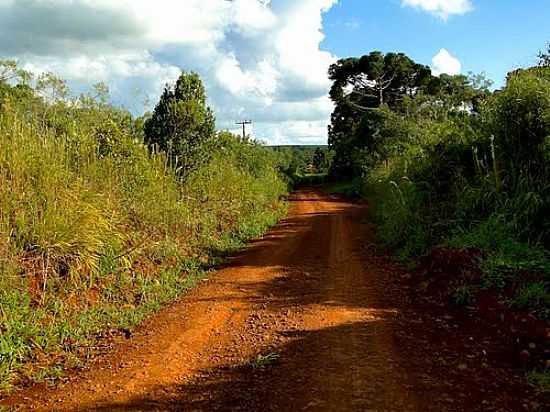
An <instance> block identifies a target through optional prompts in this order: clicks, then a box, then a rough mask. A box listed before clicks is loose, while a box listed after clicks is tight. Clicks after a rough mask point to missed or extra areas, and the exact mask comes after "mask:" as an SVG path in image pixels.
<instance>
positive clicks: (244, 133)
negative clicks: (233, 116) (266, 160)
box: [235, 120, 252, 140]
mask: <svg viewBox="0 0 550 412" xmlns="http://www.w3.org/2000/svg"><path fill="white" fill-rule="evenodd" d="M235 124H238V125H240V126H242V127H243V140H246V125H247V124H252V120H243V121H242V122H237V123H235Z"/></svg>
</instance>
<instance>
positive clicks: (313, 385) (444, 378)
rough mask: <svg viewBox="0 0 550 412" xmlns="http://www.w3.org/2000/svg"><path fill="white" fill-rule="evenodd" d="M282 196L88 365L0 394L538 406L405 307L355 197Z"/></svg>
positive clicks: (332, 406) (444, 329) (160, 404)
mask: <svg viewBox="0 0 550 412" xmlns="http://www.w3.org/2000/svg"><path fill="white" fill-rule="evenodd" d="M290 201H291V202H290V203H291V207H290V212H289V216H288V218H286V219H284V220H283V221H282V222H281V223H280V224H279V225H277V226H276V227H275V228H274V229H273V230H272V231H271V232H269V234H267V235H266V236H265V237H263V238H262V239H260V240H257V241H255V242H252V244H251V245H250V246H249V247H247V248H246V249H245V250H243V251H242V252H241V253H240V254H238V255H237V256H235V257H233V258H231V259H230V262H229V263H228V265H227V266H226V267H225V268H223V269H221V270H219V271H218V272H216V273H214V274H213V275H212V276H211V278H210V280H209V281H207V282H204V283H203V284H201V285H200V286H199V287H197V288H196V289H194V290H193V291H191V292H190V293H189V294H187V295H186V296H185V297H183V298H182V299H181V300H179V301H178V302H176V303H175V304H173V305H172V306H171V307H169V308H166V309H165V310H163V311H162V312H160V313H159V314H158V315H156V316H154V317H153V318H151V319H150V320H148V321H147V322H146V323H145V324H144V325H143V327H141V328H140V330H139V331H138V332H137V333H136V334H135V335H134V337H132V339H130V340H128V341H126V342H120V343H119V344H118V345H117V346H116V348H115V349H114V350H113V351H112V353H110V354H108V355H106V356H105V357H103V358H101V359H99V360H97V361H96V362H95V363H94V364H93V365H92V367H91V368H90V369H89V370H88V371H85V372H83V373H80V374H79V375H78V376H75V377H74V378H73V379H71V380H70V381H69V382H68V383H65V384H60V385H59V386H58V387H57V388H54V389H47V388H44V387H38V388H31V389H29V390H26V391H23V392H20V393H17V394H15V395H14V396H13V397H12V398H10V399H7V400H5V401H4V404H6V405H11V406H14V405H15V406H17V409H18V410H44V411H172V410H174V411H176V410H177V411H371V412H374V411H377V412H382V411H419V412H424V411H525V410H535V409H534V408H537V407H539V406H540V407H543V406H541V405H538V404H536V403H534V401H532V399H533V398H532V397H531V393H530V392H529V393H528V387H527V386H526V385H525V384H524V383H523V380H522V379H521V374H522V371H519V370H515V369H513V368H512V367H507V366H506V367H502V366H501V365H500V364H497V363H496V361H494V362H493V361H492V358H491V353H487V352H486V351H485V349H482V346H481V345H483V342H478V340H479V339H478V338H477V337H476V339H475V341H473V338H469V337H468V335H467V334H465V333H467V332H461V329H460V327H458V325H454V324H453V322H454V321H453V320H452V317H450V316H448V317H444V318H441V317H437V316H436V315H433V314H429V313H424V312H422V310H420V309H418V308H416V307H415V302H411V301H410V299H409V298H408V295H407V290H406V289H405V288H403V282H402V277H403V272H401V271H400V270H398V269H397V268H395V267H394V266H393V265H392V264H390V263H389V261H388V259H387V258H385V257H384V256H379V252H380V251H379V250H377V248H376V245H375V243H373V236H372V234H371V233H370V232H371V228H370V226H369V224H367V223H366V220H365V214H366V212H367V206H366V205H365V204H356V203H353V202H348V201H345V200H342V199H339V198H336V197H332V196H329V195H325V194H322V193H321V192H319V191H316V190H302V191H298V192H296V193H295V194H294V195H293V196H292V197H291V199H290ZM487 339H491V338H490V337H488V338H487ZM483 347H487V342H485V346H483ZM489 347H491V348H493V347H495V345H492V346H491V345H489ZM496 347H498V345H497V346H496ZM495 350H496V349H495ZM496 358H497V356H496V355H495V359H496ZM531 408H533V409H531Z"/></svg>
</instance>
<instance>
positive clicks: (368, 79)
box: [329, 51, 432, 177]
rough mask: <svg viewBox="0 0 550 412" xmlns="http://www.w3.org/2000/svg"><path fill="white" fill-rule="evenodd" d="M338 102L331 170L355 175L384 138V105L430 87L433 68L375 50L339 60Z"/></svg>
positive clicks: (334, 72)
mask: <svg viewBox="0 0 550 412" xmlns="http://www.w3.org/2000/svg"><path fill="white" fill-rule="evenodd" d="M329 77H330V79H331V80H332V81H333V85H332V88H331V90H330V98H331V99H332V101H333V102H334V104H335V109H334V112H333V113H332V116H331V125H330V126H329V145H330V146H331V148H332V149H333V150H334V152H335V157H334V159H333V163H332V166H331V168H332V170H331V172H332V174H335V175H339V176H342V177H352V176H354V175H357V174H358V173H361V170H362V169H363V167H364V166H365V165H364V162H363V159H364V156H365V153H372V152H374V151H375V146H378V145H379V143H380V139H379V137H380V133H379V130H378V129H379V125H380V123H381V121H382V119H383V116H382V115H381V113H379V110H380V108H381V107H384V106H389V107H391V108H394V107H397V106H399V105H400V104H401V103H402V101H403V99H404V98H405V97H407V96H408V97H411V96H414V95H416V94H417V93H419V92H420V91H421V90H424V89H426V88H427V86H428V84H429V82H430V80H431V79H432V75H431V71H430V68H429V67H427V66H424V65H421V64H418V63H415V62H414V61H413V60H411V59H410V58H409V57H407V56H406V55H405V54H403V53H388V54H385V55H384V54H383V53H381V52H379V51H374V52H371V53H370V54H368V55H365V56H362V57H360V58H347V59H342V60H339V61H338V62H337V63H335V64H333V65H332V66H331V67H330V69H329Z"/></svg>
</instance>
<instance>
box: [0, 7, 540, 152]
mask: <svg viewBox="0 0 550 412" xmlns="http://www.w3.org/2000/svg"><path fill="white" fill-rule="evenodd" d="M549 22H550V0H527V1H520V0H230V1H228V0H154V1H153V0H116V1H113V0H71V1H67V0H0V59H1V58H9V59H16V60H17V61H19V64H20V65H21V66H22V67H23V68H25V69H28V70H30V71H32V72H34V73H41V72H53V73H55V74H57V75H58V76H60V77H61V78H63V79H66V80H67V81H68V83H69V85H70V86H71V88H72V89H73V90H76V91H82V90H86V89H88V88H90V86H91V85H92V84H94V83H96V82H100V81H101V82H104V83H106V84H107V85H108V86H109V88H110V91H111V96H112V101H113V102H114V103H115V104H117V105H121V106H124V107H126V108H128V109H129V110H130V111H132V112H133V113H134V114H136V115H140V114H142V113H143V112H144V111H146V110H151V109H152V108H153V107H154V104H155V103H156V102H157V101H158V97H159V95H160V93H161V92H162V89H163V87H164V85H165V84H166V83H171V82H174V81H175V80H176V79H177V77H178V76H179V75H180V73H181V71H182V70H185V71H191V70H192V71H196V72H197V73H198V74H199V75H200V76H201V78H202V79H203V82H204V84H205V86H206V90H207V93H208V96H209V104H210V105H211V106H212V108H213V109H214V112H215V113H216V119H217V122H216V123H217V127H218V128H219V129H228V130H231V131H235V132H239V128H238V126H236V125H235V122H237V121H242V120H247V119H250V120H252V121H253V122H254V124H253V126H252V127H250V128H249V129H248V133H250V134H252V135H254V136H255V137H256V138H259V139H261V140H263V141H265V142H268V143H271V144H319V143H326V139H327V126H328V124H329V122H330V114H331V112H332V109H333V106H332V103H331V101H330V99H329V98H328V91H329V89H330V86H331V85H330V81H329V79H328V76H327V70H328V67H329V66H330V64H332V63H334V62H335V61H336V60H337V59H338V58H342V57H348V56H361V55H363V54H367V53H369V52H370V51H372V50H381V51H383V52H390V51H400V52H404V53H406V54H408V55H409V56H410V57H412V58H413V59H414V60H416V61H418V62H420V63H424V64H427V65H430V66H431V67H432V68H433V69H434V71H435V72H436V73H449V74H455V73H467V72H469V71H472V72H475V73H479V72H483V71H485V72H486V73H487V76H488V77H489V78H490V79H492V80H494V81H495V82H496V86H497V87H498V86H501V85H502V83H503V80H504V78H505V75H506V73H507V72H508V71H510V70H512V69H515V68H517V67H524V66H529V65H530V64H532V63H534V62H535V60H536V54H537V51H538V50H540V49H541V48H544V46H545V43H546V42H547V41H550V23H549Z"/></svg>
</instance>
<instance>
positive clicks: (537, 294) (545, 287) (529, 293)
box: [510, 282, 550, 319]
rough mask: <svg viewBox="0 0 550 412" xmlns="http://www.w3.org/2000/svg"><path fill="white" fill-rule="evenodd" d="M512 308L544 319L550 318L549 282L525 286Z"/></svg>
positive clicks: (516, 297) (515, 297) (517, 294)
mask: <svg viewBox="0 0 550 412" xmlns="http://www.w3.org/2000/svg"><path fill="white" fill-rule="evenodd" d="M510 304H511V306H513V307H516V308H519V309H526V310H530V311H532V312H534V313H535V314H537V315H539V316H540V317H541V318H543V319H548V318H549V317H550V287H549V284H548V282H535V283H531V284H528V285H525V286H523V287H522V288H521V289H520V290H519V291H518V292H517V293H516V295H515V296H514V298H513V299H512V300H511V302H510Z"/></svg>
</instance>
